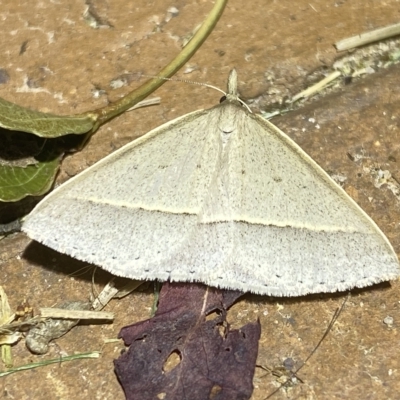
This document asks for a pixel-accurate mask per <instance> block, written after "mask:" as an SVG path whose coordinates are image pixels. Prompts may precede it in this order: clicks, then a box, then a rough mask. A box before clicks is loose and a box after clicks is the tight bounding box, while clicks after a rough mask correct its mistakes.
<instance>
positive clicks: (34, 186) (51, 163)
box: [0, 150, 61, 202]
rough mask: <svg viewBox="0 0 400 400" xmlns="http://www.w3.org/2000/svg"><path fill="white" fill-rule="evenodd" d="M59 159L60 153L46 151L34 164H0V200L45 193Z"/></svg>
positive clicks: (54, 173) (13, 199)
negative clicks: (54, 153)
mask: <svg viewBox="0 0 400 400" xmlns="http://www.w3.org/2000/svg"><path fill="white" fill-rule="evenodd" d="M44 151H46V152H47V150H44ZM60 160H61V157H60V155H52V154H51V152H48V153H47V155H46V156H45V157H43V159H41V160H40V161H38V163H37V164H34V165H28V166H27V167H10V166H7V165H4V166H0V201H4V202H5V201H8V202H13V201H18V200H21V199H23V198H24V197H26V196H40V195H42V194H44V193H46V192H47V191H48V190H49V189H50V187H51V185H52V184H53V181H54V178H55V176H56V174H57V171H58V167H59V165H60Z"/></svg>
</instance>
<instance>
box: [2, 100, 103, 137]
mask: <svg viewBox="0 0 400 400" xmlns="http://www.w3.org/2000/svg"><path fill="white" fill-rule="evenodd" d="M94 123H95V121H94V119H93V117H92V116H91V115H90V114H86V115H76V116H61V115H54V114H46V113H42V112H39V111H34V110H30V109H29V108H24V107H21V106H19V105H17V104H14V103H11V102H9V101H7V100H4V99H2V98H0V126H1V127H3V128H6V129H9V130H13V131H22V132H29V133H34V134H35V135H37V136H40V137H45V138H55V137H59V136H63V135H66V134H68V133H75V134H82V133H86V132H89V131H90V130H91V129H92V128H93V125H94Z"/></svg>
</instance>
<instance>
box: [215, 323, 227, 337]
mask: <svg viewBox="0 0 400 400" xmlns="http://www.w3.org/2000/svg"><path fill="white" fill-rule="evenodd" d="M217 328H218V332H219V334H220V336H221V337H223V338H225V337H226V326H225V325H223V324H220V325H217Z"/></svg>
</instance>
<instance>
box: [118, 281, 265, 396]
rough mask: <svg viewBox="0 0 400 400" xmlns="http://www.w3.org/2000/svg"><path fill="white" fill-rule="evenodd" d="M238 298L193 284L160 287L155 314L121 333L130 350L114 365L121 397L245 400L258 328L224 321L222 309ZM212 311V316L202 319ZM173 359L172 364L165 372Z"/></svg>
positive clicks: (259, 329) (222, 291) (233, 294)
mask: <svg viewBox="0 0 400 400" xmlns="http://www.w3.org/2000/svg"><path fill="white" fill-rule="evenodd" d="M241 295H242V293H240V292H233V291H227V290H218V289H214V288H210V287H206V286H204V285H200V284H194V283H193V284H187V283H174V284H171V283H165V284H164V285H163V288H162V290H161V293H160V301H159V307H158V310H157V312H156V314H155V316H154V317H153V318H150V319H148V320H146V321H143V322H139V323H136V324H133V325H130V326H127V327H125V328H123V329H122V330H121V332H120V337H121V338H123V340H124V342H125V344H126V345H128V346H130V347H129V350H128V351H127V352H126V353H124V354H122V355H121V357H120V358H119V359H118V360H116V361H115V370H116V374H117V376H118V379H119V380H120V382H121V385H122V387H123V389H124V391H125V395H126V398H127V399H128V400H129V399H141V400H146V399H157V398H160V399H162V398H168V399H190V400H203V399H204V400H205V399H214V400H225V399H226V400H228V399H229V400H235V399H241V400H244V399H248V398H250V396H251V394H252V391H253V384H252V380H253V375H254V370H255V361H256V357H257V351H258V339H259V337H260V332H261V328H260V324H259V323H258V322H255V323H251V324H247V325H245V326H244V327H242V328H241V329H240V330H230V329H229V324H228V323H227V321H226V309H227V308H228V307H229V306H231V305H232V304H233V302H234V301H235V300H236V299H238V298H239V297H240V296H241ZM213 311H216V312H217V313H216V317H215V318H213V319H208V320H206V316H207V315H209V314H211V313H212V312H213ZM213 316H214V314H213ZM174 358H175V362H177V365H175V366H173V367H172V368H170V363H171V361H172V360H173V359H174Z"/></svg>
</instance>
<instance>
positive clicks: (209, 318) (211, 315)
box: [206, 310, 221, 321]
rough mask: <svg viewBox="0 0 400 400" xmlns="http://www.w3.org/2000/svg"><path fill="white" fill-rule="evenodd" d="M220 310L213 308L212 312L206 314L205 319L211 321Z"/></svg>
mask: <svg viewBox="0 0 400 400" xmlns="http://www.w3.org/2000/svg"><path fill="white" fill-rule="evenodd" d="M220 314H221V312H220V311H219V310H215V311H213V312H212V313H210V314H208V315H206V321H211V320H213V319H215V318H217V317H219V316H220Z"/></svg>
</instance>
